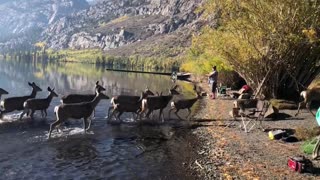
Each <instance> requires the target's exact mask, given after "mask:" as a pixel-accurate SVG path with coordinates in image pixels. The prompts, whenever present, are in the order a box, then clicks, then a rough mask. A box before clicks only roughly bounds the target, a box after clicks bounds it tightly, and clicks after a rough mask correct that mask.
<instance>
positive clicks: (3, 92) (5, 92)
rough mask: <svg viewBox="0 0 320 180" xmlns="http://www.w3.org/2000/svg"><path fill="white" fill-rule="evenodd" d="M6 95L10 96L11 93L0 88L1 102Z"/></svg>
mask: <svg viewBox="0 0 320 180" xmlns="http://www.w3.org/2000/svg"><path fill="white" fill-rule="evenodd" d="M5 94H9V93H8V92H7V91H6V90H4V89H2V88H0V100H1V96H2V95H5Z"/></svg>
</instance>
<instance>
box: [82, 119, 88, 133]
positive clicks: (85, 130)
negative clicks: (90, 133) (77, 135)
mask: <svg viewBox="0 0 320 180" xmlns="http://www.w3.org/2000/svg"><path fill="white" fill-rule="evenodd" d="M87 122H88V119H87V118H83V126H84V127H83V130H84V133H85V134H86V133H87Z"/></svg>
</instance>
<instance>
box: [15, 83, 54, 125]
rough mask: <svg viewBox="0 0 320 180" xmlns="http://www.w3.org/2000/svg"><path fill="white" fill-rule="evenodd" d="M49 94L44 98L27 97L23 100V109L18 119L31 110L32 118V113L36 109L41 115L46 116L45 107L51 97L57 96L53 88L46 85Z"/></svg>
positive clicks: (47, 106)
mask: <svg viewBox="0 0 320 180" xmlns="http://www.w3.org/2000/svg"><path fill="white" fill-rule="evenodd" d="M48 91H49V95H48V97H47V98H45V99H28V100H26V101H25V102H24V104H23V107H24V111H23V113H21V115H20V120H21V119H22V117H23V115H24V114H26V113H28V114H29V111H30V110H31V113H30V117H31V119H33V114H34V112H35V111H36V110H40V111H41V116H42V117H47V109H48V108H49V105H50V103H51V101H52V99H53V97H58V94H57V93H56V92H54V88H53V89H51V88H50V87H48Z"/></svg>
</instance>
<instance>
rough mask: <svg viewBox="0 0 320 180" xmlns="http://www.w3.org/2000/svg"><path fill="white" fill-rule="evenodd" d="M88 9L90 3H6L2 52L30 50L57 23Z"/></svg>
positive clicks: (1, 8) (0, 25)
mask: <svg viewBox="0 0 320 180" xmlns="http://www.w3.org/2000/svg"><path fill="white" fill-rule="evenodd" d="M88 7H89V4H88V3H87V1H86V0H28V1H26V0H2V1H0V34H1V36H0V50H1V51H9V50H21V49H29V48H30V47H31V46H32V43H33V42H35V41H37V40H39V39H40V38H41V37H40V34H41V33H42V32H43V31H44V30H45V29H46V28H47V27H48V26H49V25H51V24H53V23H54V22H55V21H56V20H58V19H60V18H62V17H66V16H69V15H71V14H73V13H75V12H78V11H81V10H84V9H86V8H88Z"/></svg>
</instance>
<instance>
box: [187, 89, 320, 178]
mask: <svg viewBox="0 0 320 180" xmlns="http://www.w3.org/2000/svg"><path fill="white" fill-rule="evenodd" d="M199 85H200V86H201V87H202V88H203V89H204V91H206V92H209V87H208V85H207V84H206V83H202V84H201V83H200V84H199ZM232 102H233V100H224V99H216V100H212V99H209V97H204V98H203V99H202V100H201V102H200V108H199V112H198V113H197V114H196V115H195V117H194V122H197V123H199V124H200V125H202V126H201V127H199V128H197V129H195V130H194V132H193V133H194V134H195V135H196V136H198V138H199V140H200V144H201V146H200V147H199V149H198V154H199V156H200V158H199V159H197V160H196V161H195V162H194V164H193V168H194V169H196V170H197V171H198V172H200V174H201V175H202V176H203V177H205V179H320V171H317V172H315V174H299V173H296V172H293V171H291V170H290V169H289V168H288V167H287V160H288V157H290V156H294V155H299V154H303V153H302V152H301V150H300V146H301V144H302V142H298V143H284V142H282V141H276V140H274V141H273V140H269V138H268V134H267V132H263V131H261V130H259V129H254V130H253V131H251V132H250V133H245V132H244V131H243V130H240V128H239V124H238V123H237V124H236V126H233V127H225V125H226V124H228V123H230V120H231V119H232V118H231V117H230V116H229V111H230V110H231V109H232V107H233V105H232ZM281 112H282V111H281ZM285 113H287V114H290V115H293V114H294V113H295V111H290V110H286V112H285ZM263 125H264V127H267V128H271V129H272V128H291V129H296V128H298V127H315V126H317V125H316V121H315V120H314V117H313V116H311V114H309V113H307V112H306V111H304V112H303V113H302V114H301V115H300V116H299V117H298V118H287V119H286V120H277V121H265V122H263ZM307 157H308V158H310V159H311V157H310V156H307ZM313 163H314V165H315V166H316V167H320V161H313Z"/></svg>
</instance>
